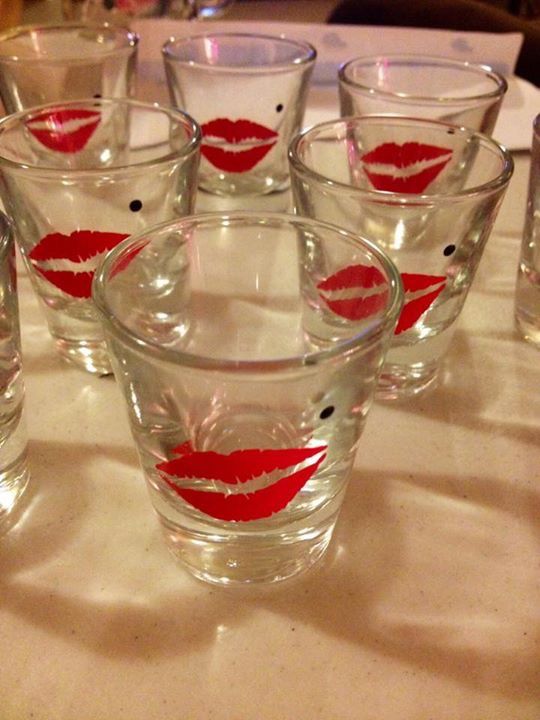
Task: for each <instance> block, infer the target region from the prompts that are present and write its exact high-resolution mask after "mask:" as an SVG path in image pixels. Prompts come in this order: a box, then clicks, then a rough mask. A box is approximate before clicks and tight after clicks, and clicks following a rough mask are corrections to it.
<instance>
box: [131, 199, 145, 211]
mask: <svg viewBox="0 0 540 720" xmlns="http://www.w3.org/2000/svg"><path fill="white" fill-rule="evenodd" d="M129 209H130V210H131V212H139V210H142V202H141V201H140V200H132V201H131V202H130V203H129Z"/></svg>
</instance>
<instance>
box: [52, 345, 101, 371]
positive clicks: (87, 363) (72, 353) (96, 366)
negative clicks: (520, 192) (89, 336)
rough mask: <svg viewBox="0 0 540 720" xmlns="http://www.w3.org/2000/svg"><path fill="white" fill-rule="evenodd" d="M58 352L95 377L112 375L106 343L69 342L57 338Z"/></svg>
mask: <svg viewBox="0 0 540 720" xmlns="http://www.w3.org/2000/svg"><path fill="white" fill-rule="evenodd" d="M55 344H56V348H57V350H58V352H59V353H60V355H61V356H62V357H63V358H64V360H67V361H68V362H69V363H71V364H72V365H76V366H77V367H78V368H80V369H82V370H85V371H86V372H88V373H92V374H94V375H110V374H111V373H112V367H111V362H110V359H109V353H108V351H107V347H106V344H105V341H104V340H102V341H99V340H96V341H86V340H69V339H67V338H59V337H56V338H55Z"/></svg>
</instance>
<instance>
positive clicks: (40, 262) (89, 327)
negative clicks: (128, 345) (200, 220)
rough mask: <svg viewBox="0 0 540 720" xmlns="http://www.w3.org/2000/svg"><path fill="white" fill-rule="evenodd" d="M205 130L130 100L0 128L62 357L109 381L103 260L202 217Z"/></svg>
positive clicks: (10, 202) (7, 177)
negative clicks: (100, 303) (197, 212)
mask: <svg viewBox="0 0 540 720" xmlns="http://www.w3.org/2000/svg"><path fill="white" fill-rule="evenodd" d="M200 137H201V136H200V129H199V127H198V126H197V124H196V123H195V122H194V121H193V120H192V119H191V118H190V117H189V116H187V115H186V114H185V113H182V112H180V111H176V110H173V109H172V108H164V107H159V106H157V105H154V104H147V103H140V102H137V101H135V100H130V99H123V100H121V99H102V100H86V101H84V100H83V101H73V102H70V103H63V104H52V105H45V106H40V107H38V108H34V109H31V110H26V111H24V112H21V113H16V114H13V115H10V116H8V117H6V118H4V119H3V120H1V121H0V179H1V181H2V182H1V184H0V194H1V196H2V199H3V201H4V204H5V207H6V208H7V211H8V212H9V214H10V216H11V217H12V219H13V222H14V224H15V229H16V239H17V242H18V244H19V247H20V249H21V253H22V255H23V257H24V260H25V262H26V265H27V267H28V271H29V273H30V278H31V280H32V283H33V286H34V288H35V290H36V292H37V295H38V297H39V298H40V300H41V305H42V307H43V309H44V312H45V316H46V318H47V322H48V325H49V329H50V332H51V334H52V337H53V338H54V340H55V343H56V347H57V349H58V351H59V352H60V354H61V355H62V356H63V357H64V358H65V359H67V360H71V361H72V362H74V363H75V364H76V365H78V366H79V367H81V368H83V369H85V370H87V371H88V372H92V373H96V374H100V375H102V374H107V373H109V372H110V364H109V359H108V355H107V351H106V347H105V342H104V339H103V334H102V329H101V324H100V322H99V320H98V318H97V316H96V313H95V310H94V307H93V303H92V298H91V284H92V277H93V274H94V271H95V268H96V266H97V264H98V262H99V260H100V257H101V256H102V255H103V253H105V252H107V250H110V249H111V248H112V247H114V245H116V244H117V243H118V242H120V241H121V240H123V239H124V238H126V237H127V236H128V235H130V234H131V233H134V232H140V231H141V230H143V229H144V228H146V227H147V226H148V225H151V224H155V223H158V222H162V221H164V220H167V219H170V218H173V217H176V216H178V215H182V214H188V213H190V212H191V211H192V210H193V206H194V201H195V191H196V185H197V166H198V160H199V145H200Z"/></svg>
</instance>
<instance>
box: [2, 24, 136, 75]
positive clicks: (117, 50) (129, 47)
mask: <svg viewBox="0 0 540 720" xmlns="http://www.w3.org/2000/svg"><path fill="white" fill-rule="evenodd" d="M71 30H96V31H103V32H105V31H108V32H109V33H110V34H111V35H113V36H115V37H122V38H124V42H123V43H122V44H121V45H119V46H118V47H114V48H108V49H103V50H101V51H99V52H97V53H96V54H97V55H99V57H100V58H107V57H114V56H115V55H119V54H122V53H125V52H126V51H129V52H131V51H133V50H136V49H137V47H138V44H139V39H140V38H139V35H138V34H137V33H136V32H133V31H132V30H130V29H129V28H127V27H123V26H121V25H113V24H112V23H108V22H103V23H99V22H92V23H83V22H76V21H75V22H66V23H56V24H53V25H43V24H37V23H36V24H32V25H18V26H17V27H13V28H11V29H9V30H5V31H2V32H1V33H0V62H4V63H28V64H36V63H41V64H42V63H46V64H50V65H55V64H59V65H61V64H62V63H65V62H66V61H69V62H73V63H75V64H77V63H80V64H82V63H87V62H88V59H89V58H88V56H86V57H81V56H80V55H73V57H69V56H68V57H62V58H55V57H49V56H47V55H34V56H32V57H21V56H20V55H15V54H13V53H4V52H3V51H2V43H3V42H4V41H6V40H13V39H15V38H17V37H22V36H25V35H29V34H31V33H32V32H38V31H39V32H40V33H44V34H45V33H46V34H48V33H50V32H65V33H67V31H71Z"/></svg>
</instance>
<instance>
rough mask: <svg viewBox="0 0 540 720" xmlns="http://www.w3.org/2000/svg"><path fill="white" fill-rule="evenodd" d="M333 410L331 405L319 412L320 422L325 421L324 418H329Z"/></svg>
mask: <svg viewBox="0 0 540 720" xmlns="http://www.w3.org/2000/svg"><path fill="white" fill-rule="evenodd" d="M334 410H335V408H334V406H333V405H328V407H325V408H324V410H322V411H321V414H320V415H319V417H320V418H321V420H326V418H329V417H330V415H333V414H334Z"/></svg>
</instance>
